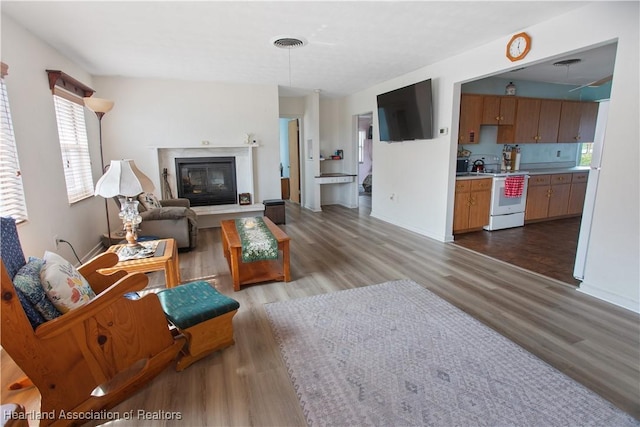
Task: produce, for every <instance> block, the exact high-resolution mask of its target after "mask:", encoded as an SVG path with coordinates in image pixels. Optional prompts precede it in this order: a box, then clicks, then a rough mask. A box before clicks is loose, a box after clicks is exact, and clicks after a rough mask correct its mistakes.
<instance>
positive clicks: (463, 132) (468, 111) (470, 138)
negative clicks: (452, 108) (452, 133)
mask: <svg viewBox="0 0 640 427" xmlns="http://www.w3.org/2000/svg"><path fill="white" fill-rule="evenodd" d="M482 101H483V96H482V95H471V94H462V96H461V97H460V126H459V131H458V144H478V143H479V142H480V124H481V122H482Z"/></svg>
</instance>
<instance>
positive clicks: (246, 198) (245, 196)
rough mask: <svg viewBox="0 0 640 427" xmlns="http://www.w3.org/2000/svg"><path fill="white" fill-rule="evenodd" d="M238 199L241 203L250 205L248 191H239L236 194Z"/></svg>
mask: <svg viewBox="0 0 640 427" xmlns="http://www.w3.org/2000/svg"><path fill="white" fill-rule="evenodd" d="M238 201H239V203H240V204H241V205H250V204H251V194H250V193H240V195H239V196H238Z"/></svg>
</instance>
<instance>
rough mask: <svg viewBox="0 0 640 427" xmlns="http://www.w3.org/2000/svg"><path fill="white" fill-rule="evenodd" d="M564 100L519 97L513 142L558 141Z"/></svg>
mask: <svg viewBox="0 0 640 427" xmlns="http://www.w3.org/2000/svg"><path fill="white" fill-rule="evenodd" d="M561 106H562V101H560V100H554V99H537V98H518V102H517V111H518V114H517V115H516V119H515V126H514V137H513V142H515V143H518V144H526V143H542V142H558V129H559V126H560V110H561Z"/></svg>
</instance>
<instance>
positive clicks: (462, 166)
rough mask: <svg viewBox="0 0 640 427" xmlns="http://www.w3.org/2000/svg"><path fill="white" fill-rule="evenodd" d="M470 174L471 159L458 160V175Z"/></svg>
mask: <svg viewBox="0 0 640 427" xmlns="http://www.w3.org/2000/svg"><path fill="white" fill-rule="evenodd" d="M464 172H469V159H467V158H464V159H462V158H458V159H457V164H456V173H464Z"/></svg>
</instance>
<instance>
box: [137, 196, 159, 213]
mask: <svg viewBox="0 0 640 427" xmlns="http://www.w3.org/2000/svg"><path fill="white" fill-rule="evenodd" d="M138 201H139V202H140V203H141V204H142V206H144V207H145V209H146V210H151V209H158V208H161V207H162V205H161V204H160V201H159V200H158V198H157V197H156V196H155V194H153V193H142V194H140V195H139V196H138Z"/></svg>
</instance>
